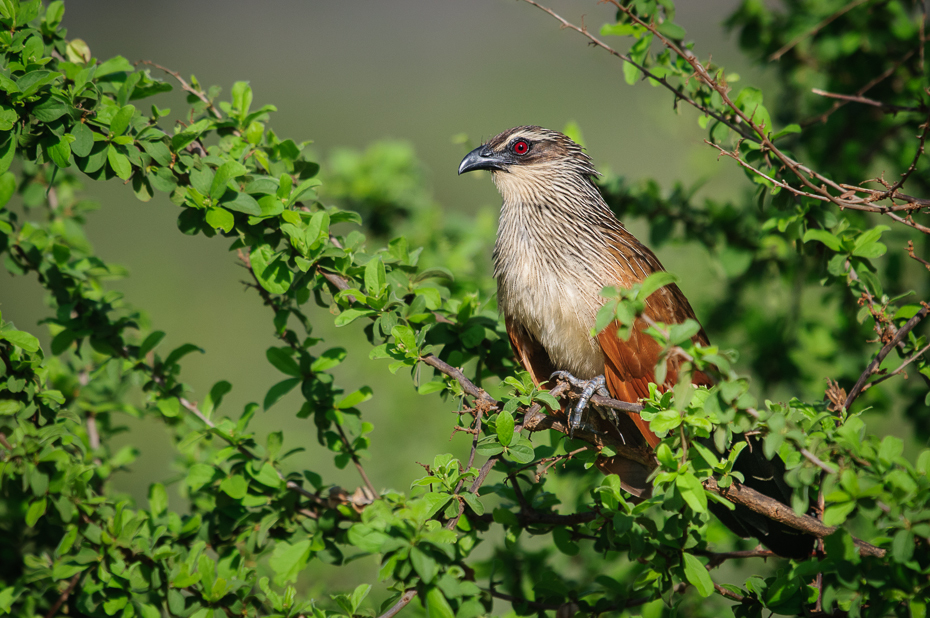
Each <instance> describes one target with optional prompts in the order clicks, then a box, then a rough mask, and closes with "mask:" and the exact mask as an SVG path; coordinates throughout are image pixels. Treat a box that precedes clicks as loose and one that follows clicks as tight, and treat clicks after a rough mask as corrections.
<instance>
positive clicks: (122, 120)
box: [110, 105, 136, 136]
mask: <svg viewBox="0 0 930 618" xmlns="http://www.w3.org/2000/svg"><path fill="white" fill-rule="evenodd" d="M135 113H136V107H135V106H134V105H124V106H123V107H121V108H120V109H119V111H118V112H116V114H115V115H114V116H113V120H111V121H110V135H111V136H117V135H122V134H123V133H125V132H126V129H128V128H129V122H130V121H131V120H132V115H133V114H135Z"/></svg>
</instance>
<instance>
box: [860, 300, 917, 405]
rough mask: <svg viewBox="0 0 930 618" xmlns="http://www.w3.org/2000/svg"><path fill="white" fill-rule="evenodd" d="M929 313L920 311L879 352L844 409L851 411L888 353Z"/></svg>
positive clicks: (864, 372) (861, 376) (863, 373)
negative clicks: (851, 407) (850, 407)
mask: <svg viewBox="0 0 930 618" xmlns="http://www.w3.org/2000/svg"><path fill="white" fill-rule="evenodd" d="M927 313H930V308H928V307H927V306H924V307H923V308H922V309H921V310H920V311H918V312H917V314H916V315H914V317H912V318H911V319H910V320H908V321H907V322H905V324H904V326H902V327H901V328H899V329H898V332H896V333H895V335H894V337H893V338H892V339H891V341H889V342H888V343H886V344H885V345H884V346H883V347H882V349H881V350H879V351H878V354H877V355H876V356H875V358H874V359H872V362H871V363H869V365H868V367H866V368H865V371H863V372H862V375H860V376H859V379H858V380H856V384H855V386H853V387H852V390H851V391H849V396H848V397H846V403H845V404H844V406H843V407H845V408H846V409H847V410H848V409H849V406H851V405H852V403H853V402H854V401H855V400H856V397H858V396H859V393H861V392H862V389H863V388H864V387H865V384H866V382H867V381H868V379H869V378H870V377H871V376H872V374H874V373H875V372H876V371H878V368H879V366H881V364H882V361H883V360H885V357H886V356H888V353H889V352H891V350H892V349H893V348H894V347H895V346H897V345H898V343H899V342H901V341H902V340H903V339H904V337H905V336H906V335H907V334H908V333H909V332H911V330H913V328H914V327H915V326H917V324H919V323H920V321H921V320H923V319H924V318H925V317H927Z"/></svg>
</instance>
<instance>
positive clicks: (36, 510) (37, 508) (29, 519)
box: [26, 496, 47, 528]
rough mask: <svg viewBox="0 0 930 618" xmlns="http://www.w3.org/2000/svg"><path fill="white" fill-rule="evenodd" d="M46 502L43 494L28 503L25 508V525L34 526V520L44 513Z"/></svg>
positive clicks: (37, 519)
mask: <svg viewBox="0 0 930 618" xmlns="http://www.w3.org/2000/svg"><path fill="white" fill-rule="evenodd" d="M46 504H47V502H46V500H45V496H42V497H41V498H39V499H38V500H36V501H34V502H33V503H32V504H30V505H29V508H28V509H27V510H26V525H27V526H28V527H30V528H32V527H33V526H35V525H36V522H38V521H39V519H41V518H42V516H43V515H45V507H46Z"/></svg>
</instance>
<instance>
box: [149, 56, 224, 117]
mask: <svg viewBox="0 0 930 618" xmlns="http://www.w3.org/2000/svg"><path fill="white" fill-rule="evenodd" d="M140 64H145V65H148V66H150V67H155V68H156V69H160V70H162V71H164V72H165V73H167V74H168V75H170V76H172V77H173V78H175V79H176V80H178V83H179V84H181V89H182V90H184V91H185V92H189V93H190V94H192V95H194V96H195V97H197V98H198V99H200V100H201V101H203V102H204V103H206V104H207V109H209V110H210V111H211V112H212V113H213V115H214V116H215V117H216V118H217V119H218V120H222V118H223V115H222V114H221V113H220V110H218V109H216V106H214V105H213V102H212V101H210V99H208V98H207V95H206V94H205V93H204V92H203V91H202V90H198V89H197V88H194V87H193V86H191V85H190V84H188V83H187V81H185V80H184V78H183V77H181V74H180V73H178V72H177V71H172V70H171V69H168V68H165V67H163V66H161V65H160V64H155V63H154V62H152V61H151V60H138V61H136V63H135V64H133V66H139V65H140Z"/></svg>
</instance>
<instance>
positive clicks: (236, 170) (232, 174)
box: [210, 161, 261, 215]
mask: <svg viewBox="0 0 930 618" xmlns="http://www.w3.org/2000/svg"><path fill="white" fill-rule="evenodd" d="M246 171H247V170H246V169H245V166H244V165H242V164H241V163H239V162H238V161H226V162H225V163H223V164H222V165H221V166H219V167H218V168H217V169H216V174H215V175H214V176H213V184H212V185H210V197H212V198H213V199H215V200H218V199H220V197H222V195H223V194H224V193H225V192H226V188H227V187H226V185H227V183H229V181H230V180H232V179H234V178H238V177H239V176H242V175H243V174H245V173H246ZM250 199H251V200H252V201H253V202H255V199H254V198H251V196H250ZM255 208H256V209H257V212H252V213H249V214H253V215H254V214H261V207H259V206H258V202H255Z"/></svg>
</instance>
